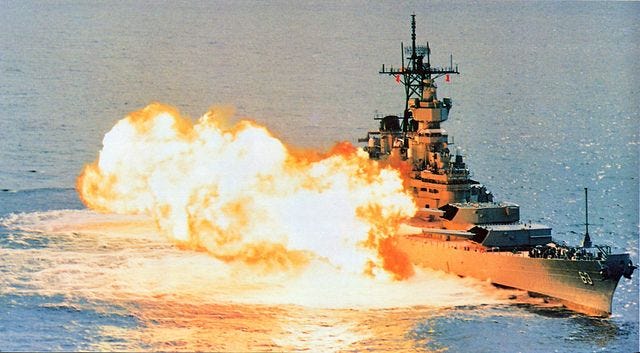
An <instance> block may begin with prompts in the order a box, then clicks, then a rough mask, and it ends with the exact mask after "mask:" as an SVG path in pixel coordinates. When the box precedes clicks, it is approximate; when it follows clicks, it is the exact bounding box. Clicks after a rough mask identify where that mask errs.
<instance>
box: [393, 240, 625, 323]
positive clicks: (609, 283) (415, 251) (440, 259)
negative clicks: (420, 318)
mask: <svg viewBox="0 0 640 353" xmlns="http://www.w3.org/2000/svg"><path fill="white" fill-rule="evenodd" d="M397 247H398V248H399V249H400V250H402V251H404V252H405V253H406V254H407V255H408V256H409V258H410V260H411V261H412V262H413V263H414V264H415V265H418V266H423V267H426V268H431V269H435V270H441V271H445V272H448V273H453V274H456V275H459V276H463V277H473V278H476V279H479V280H483V281H490V282H491V283H494V284H498V285H501V286H506V287H512V288H517V289H521V290H525V291H529V292H533V293H537V294H542V295H544V296H548V297H553V298H556V299H558V300H559V301H560V302H561V303H562V304H564V305H565V306H566V307H567V308H569V309H571V310H574V311H577V312H581V313H584V314H587V315H592V316H601V317H607V316H609V315H610V314H611V302H612V299H613V294H614V291H615V289H616V286H617V284H618V281H619V279H620V277H621V273H617V272H618V271H615V273H611V275H605V274H604V272H603V269H606V268H614V267H615V266H617V265H618V264H621V263H622V262H624V261H626V260H625V259H623V258H618V257H619V256H622V257H625V256H626V257H627V260H628V255H626V254H623V255H612V256H610V257H609V258H608V259H607V260H600V261H597V260H567V259H558V258H553V259H548V258H533V257H529V255H528V253H527V252H505V251H501V252H490V251H486V250H487V249H486V248H484V247H482V246H480V245H478V244H475V243H473V242H470V241H446V240H443V239H434V238H430V237H425V236H423V235H409V236H399V237H398V238H397Z"/></svg>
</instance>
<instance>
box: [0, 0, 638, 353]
mask: <svg viewBox="0 0 640 353" xmlns="http://www.w3.org/2000/svg"><path fill="white" fill-rule="evenodd" d="M412 13H415V15H416V19H417V27H416V32H417V42H418V43H419V44H420V43H422V44H426V43H425V42H426V41H429V45H430V47H431V49H432V53H433V55H432V63H434V64H436V65H439V64H441V65H447V64H448V62H449V55H450V54H453V61H454V62H455V63H457V64H458V65H459V69H460V72H461V75H459V76H453V77H452V82H451V83H445V82H440V83H439V85H440V89H439V95H440V96H441V97H443V96H451V97H452V99H453V103H454V107H453V110H452V113H451V115H450V120H449V121H447V122H446V123H445V124H443V127H444V128H445V129H447V130H448V131H449V134H450V136H453V137H454V142H455V146H456V148H459V149H460V150H461V152H462V153H463V154H464V156H465V157H466V162H467V163H468V165H469V167H470V168H471V169H472V170H473V173H474V178H475V179H476V180H479V181H481V182H483V183H484V184H485V185H486V186H487V187H488V188H489V189H490V190H491V191H492V192H493V194H494V195H495V197H496V198H497V199H499V200H508V201H512V202H515V203H517V204H519V205H520V206H521V215H522V219H523V220H525V221H529V220H531V221H533V222H540V223H545V224H548V225H550V226H552V227H553V229H554V237H555V238H556V239H559V240H564V241H566V242H567V243H569V244H578V243H579V242H580V240H581V238H582V234H583V227H584V226H583V223H584V211H585V209H584V198H583V188H585V187H588V188H589V191H590V193H589V202H590V204H589V216H590V223H591V227H590V229H589V230H590V234H591V237H592V239H593V241H594V242H595V243H600V244H606V245H610V246H612V247H613V248H614V249H615V250H616V251H625V252H629V253H630V254H631V257H632V260H633V262H634V263H635V264H637V263H638V226H639V220H638V217H639V216H638V215H639V209H638V204H639V201H638V197H639V183H638V174H639V172H638V171H639V159H640V158H639V143H640V138H639V136H638V134H639V132H640V113H639V112H640V99H639V97H640V74H639V73H640V64H639V61H638V59H637V58H639V57H640V40H639V38H640V3H637V2H622V3H618V2H484V1H483V2H449V1H441V2H440V1H436V2H425V1H415V2H391V1H385V2H366V1H346V2H343V1H338V2H297V1H273V2H271V1H270V2H256V1H202V2H199V1H184V2H183V1H171V2H159V1H105V2H83V1H2V2H1V3H0V190H1V191H0V351H78V350H89V351H113V350H118V351H123V350H124V351H132V350H134V351H158V350H162V351H174V350H176V351H194V350H198V351H248V352H262V351H310V352H333V351H344V352H360V351H387V352H400V351H406V352H443V351H447V352H467V351H469V352H635V351H638V350H640V348H639V343H638V339H639V338H638V337H639V333H638V331H639V326H638V310H639V308H638V295H639V294H638V277H639V276H638V273H637V272H636V273H635V275H634V277H633V279H632V280H627V279H624V278H623V279H622V280H621V281H620V284H619V286H618V289H617V291H616V294H615V298H614V301H613V315H612V317H611V318H607V319H595V318H590V317H586V316H583V315H579V314H575V313H572V312H569V311H566V310H563V309H561V308H558V307H555V306H549V305H546V304H545V303H543V302H542V301H536V300H534V299H530V300H529V299H526V298H524V297H525V296H523V295H522V293H516V294H512V292H511V291H503V290H499V289H495V288H493V287H491V286H490V285H489V284H487V283H482V282H475V281H473V280H469V279H460V278H457V277H454V276H449V275H446V274H443V273H436V272H428V271H425V272H424V273H420V275H419V276H417V278H414V279H412V280H411V281H413V282H411V284H410V285H407V289H406V290H405V291H402V290H393V289H392V290H386V289H380V290H378V289H376V288H359V287H358V285H355V286H354V285H353V284H352V285H351V286H349V289H348V291H347V290H346V289H345V290H344V291H343V290H342V289H341V288H342V287H341V286H342V285H341V284H339V283H338V284H336V283H334V282H335V281H331V279H330V278H329V280H327V282H322V281H323V280H325V279H326V278H325V277H318V279H317V281H315V283H310V284H309V285H308V286H302V287H300V286H297V287H296V288H297V290H298V292H294V293H293V295H291V293H286V292H287V291H286V289H287V288H288V287H287V286H286V285H284V284H283V283H288V282H287V281H289V279H284V280H283V279H282V278H280V277H277V276H273V275H264V276H256V278H259V280H256V282H255V283H253V282H247V281H236V280H235V279H236V278H240V277H243V276H244V277H245V278H246V276H248V275H249V274H247V273H245V272H246V271H247V269H236V268H229V267H228V266H226V265H225V264H221V263H219V262H216V261H214V260H213V259H212V258H211V257H210V256H208V255H206V254H203V253H198V252H192V251H191V252H190V251H186V250H181V249H179V248H177V247H176V246H175V245H173V243H171V242H170V241H168V240H167V239H165V238H164V237H162V236H160V235H159V234H158V232H157V230H156V229H155V228H154V224H153V222H150V221H149V220H148V219H145V218H144V217H142V216H123V215H108V214H97V213H95V212H93V211H90V210H87V209H86V208H85V207H84V205H83V204H82V203H81V202H80V201H79V198H78V196H77V193H76V190H75V182H76V178H77V176H78V174H79V173H80V171H81V169H82V167H83V165H85V164H87V163H90V162H92V161H93V160H94V159H95V158H96V157H97V154H98V151H99V150H100V148H101V146H102V138H103V136H104V134H105V133H106V132H107V131H109V130H110V129H111V127H112V126H113V125H114V123H115V122H116V121H118V120H119V119H121V118H123V117H124V116H125V115H126V114H127V113H129V112H131V111H135V110H139V109H141V108H143V107H144V106H146V105H147V104H149V103H151V102H162V103H165V104H170V105H172V106H175V107H176V108H177V109H179V110H180V111H181V112H182V114H184V115H187V116H190V117H193V118H197V117H199V116H201V115H202V114H204V113H205V112H206V111H207V110H208V109H209V108H210V107H211V106H213V105H223V106H232V107H234V108H235V111H236V115H237V116H239V117H249V118H251V119H253V120H255V121H257V122H259V123H260V124H264V125H266V126H267V127H268V128H269V129H270V130H271V131H272V132H273V133H274V134H275V135H276V136H278V137H279V138H281V139H282V140H284V141H285V142H286V143H288V144H290V145H293V146H298V147H304V148H311V149H318V150H326V149H328V148H330V147H331V146H332V145H333V144H334V143H335V142H338V141H350V142H353V143H354V144H355V143H357V138H358V137H364V136H365V135H366V131H368V130H369V129H374V128H375V127H376V124H377V123H376V122H375V121H373V120H372V118H373V116H374V113H375V112H379V113H381V114H399V113H401V112H402V109H404V102H403V90H402V89H401V87H400V86H399V85H397V84H396V82H395V81H394V79H393V78H392V77H388V76H382V75H379V74H378V71H379V70H380V68H381V65H382V64H383V63H384V64H385V65H386V66H387V67H388V66H389V65H394V66H395V67H399V66H400V64H401V63H400V60H401V52H400V42H401V41H403V42H404V44H405V46H407V45H408V43H410V25H409V24H410V22H409V21H410V15H411V14H412ZM243 271H245V272H243ZM276 277H277V278H276ZM273 283H276V284H277V285H276V287H278V288H280V289H282V288H284V289H285V290H284V291H278V290H277V289H278V288H275V289H274V288H272V285H273ZM265 288H267V289H268V290H267V292H268V293H269V294H268V295H267V294H264V293H265V291H264V289H265ZM301 288H302V289H301ZM304 288H308V289H309V290H312V291H321V290H323V289H324V290H325V293H324V294H323V295H322V298H321V299H323V300H321V301H319V302H307V301H305V300H304V297H305V292H304V290H303V289H304ZM327 288H328V289H327ZM400 288H401V287H400ZM412 288H420V290H419V291H415V290H411V289H412ZM309 294H310V295H309V296H310V297H313V294H312V293H311V292H309ZM513 296H515V297H517V298H518V299H515V300H512V299H509V298H512V297H513ZM387 299H388V300H387Z"/></svg>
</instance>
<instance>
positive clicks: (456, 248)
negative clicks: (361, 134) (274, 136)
mask: <svg viewBox="0 0 640 353" xmlns="http://www.w3.org/2000/svg"><path fill="white" fill-rule="evenodd" d="M415 28H416V23H415V15H412V16H411V46H410V47H409V48H404V45H401V50H402V52H403V53H402V54H403V56H402V58H403V60H402V66H401V67H400V68H396V69H394V68H393V67H387V68H385V66H384V65H383V66H382V69H381V70H380V74H384V75H391V76H393V77H395V79H396V81H398V82H400V83H402V84H403V87H404V89H405V96H406V100H405V109H404V112H403V114H402V115H400V116H398V115H387V116H384V117H376V119H377V120H379V122H380V126H379V129H378V130H377V131H371V132H369V133H368V135H367V137H366V138H364V139H361V140H360V141H361V142H366V144H367V145H366V147H364V149H365V150H366V151H367V152H368V153H369V156H370V158H372V159H375V160H391V161H395V163H403V164H405V165H406V166H407V168H406V169H410V173H409V175H408V187H409V188H411V191H412V193H413V196H414V198H415V200H416V203H417V204H418V206H419V207H420V211H419V212H418V214H417V215H416V216H415V217H414V218H413V219H411V220H410V221H409V222H407V223H408V226H410V227H412V228H411V229H413V230H414V231H413V234H409V235H402V236H398V237H397V246H398V248H399V249H400V250H402V251H404V252H405V253H407V254H408V255H409V258H410V259H411V260H412V261H413V262H414V263H415V264H417V265H421V266H425V267H429V268H433V269H436V270H442V271H446V272H451V273H455V274H457V275H460V276H471V277H475V278H478V279H481V280H489V281H491V282H493V283H495V284H499V285H502V286H507V287H513V288H518V289H522V290H526V291H529V292H531V293H536V294H542V295H544V296H549V297H553V298H557V299H559V300H560V301H561V302H562V303H564V304H565V305H566V306H567V307H569V308H571V309H573V310H577V311H580V312H583V313H586V314H589V315H597V316H608V315H610V313H611V302H612V298H613V294H614V291H615V288H616V286H617V284H618V281H619V279H620V278H621V277H622V276H625V277H627V278H631V275H632V273H633V271H634V270H635V268H636V267H635V266H633V264H632V263H631V260H630V258H629V255H628V254H613V253H612V252H611V249H610V248H609V247H606V246H596V247H593V246H592V244H591V239H590V236H589V233H588V219H587V222H586V226H587V229H586V233H585V238H584V242H583V244H582V246H580V247H569V246H566V245H560V244H558V243H556V242H555V241H554V240H553V238H552V235H551V228H550V227H548V226H545V225H542V224H535V223H523V222H521V221H520V208H519V206H518V205H516V204H513V203H509V202H495V201H494V200H493V195H492V194H491V193H490V192H489V191H488V190H487V188H486V187H485V186H483V185H482V184H480V183H479V182H477V181H475V180H473V179H471V176H470V175H471V173H470V171H469V168H468V167H467V165H466V164H465V163H464V159H463V156H462V155H461V154H460V153H459V152H455V153H452V151H451V149H450V148H451V144H450V143H449V137H448V134H447V132H446V130H444V129H443V128H442V126H441V124H442V123H443V122H445V121H446V120H447V119H448V118H449V113H450V111H451V109H452V107H453V102H452V100H451V99H450V98H442V99H439V98H438V95H437V85H436V79H438V78H441V77H443V76H444V77H445V79H446V80H449V79H450V75H458V74H459V71H458V67H457V65H456V66H455V67H454V65H453V60H452V59H451V60H450V64H449V66H448V67H434V66H432V65H431V49H430V46H429V44H427V45H426V46H418V45H416V33H415ZM405 59H406V60H407V62H406V65H405ZM586 196H587V195H586V189H585V200H586Z"/></svg>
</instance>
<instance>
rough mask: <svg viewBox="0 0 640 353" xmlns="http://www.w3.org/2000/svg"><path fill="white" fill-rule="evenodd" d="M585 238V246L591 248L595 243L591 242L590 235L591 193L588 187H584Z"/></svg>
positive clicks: (583, 242) (583, 241) (583, 245)
mask: <svg viewBox="0 0 640 353" xmlns="http://www.w3.org/2000/svg"><path fill="white" fill-rule="evenodd" d="M584 217H585V222H584V227H585V231H584V239H583V240H582V247H583V248H591V247H593V244H592V243H591V237H590V236H589V194H588V189H587V188H584Z"/></svg>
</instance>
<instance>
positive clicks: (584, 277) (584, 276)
mask: <svg viewBox="0 0 640 353" xmlns="http://www.w3.org/2000/svg"><path fill="white" fill-rule="evenodd" d="M578 275H579V276H580V279H581V280H582V283H584V284H588V285H590V286H592V285H593V281H592V280H591V276H589V274H588V273H587V272H582V271H578Z"/></svg>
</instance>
